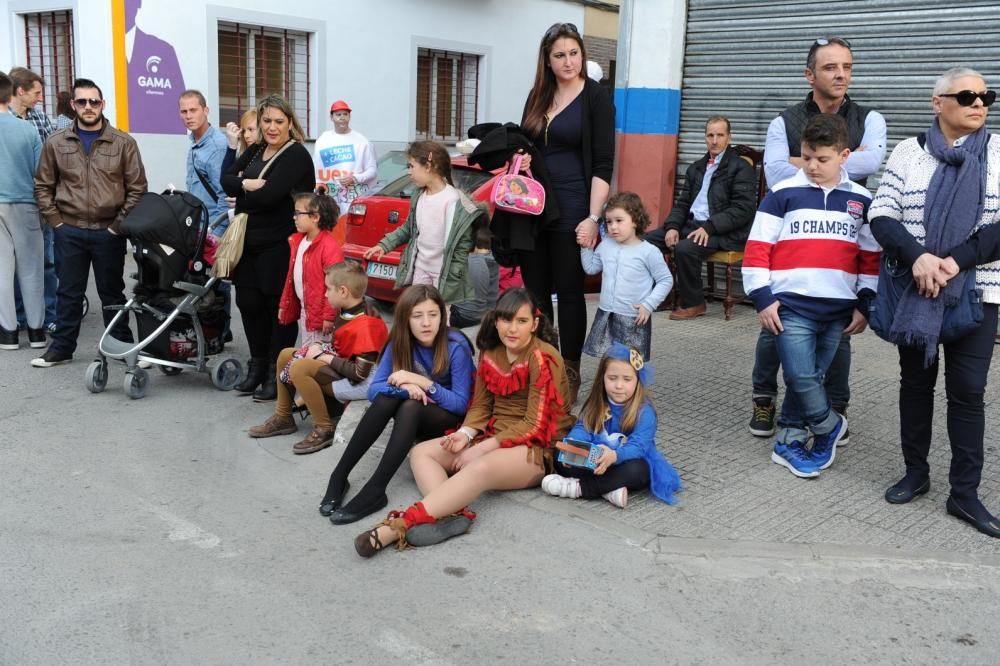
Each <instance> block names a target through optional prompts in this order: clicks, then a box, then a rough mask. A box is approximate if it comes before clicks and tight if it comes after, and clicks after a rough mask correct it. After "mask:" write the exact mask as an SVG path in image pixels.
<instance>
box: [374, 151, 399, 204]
mask: <svg viewBox="0 0 1000 666" xmlns="http://www.w3.org/2000/svg"><path fill="white" fill-rule="evenodd" d="M376 168H377V169H378V179H377V180H376V181H375V187H373V188H372V190H371V191H372V193H373V194H381V193H382V188H384V187H386V186H387V185H392V184H394V183H395V182H396V179H397V178H399V177H400V176H402V175H405V174H406V151H405V150H390V151H389V152H387V153H385V154H384V155H381V156H379V158H378V166H377V167H376Z"/></svg>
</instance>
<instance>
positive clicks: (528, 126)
mask: <svg viewBox="0 0 1000 666" xmlns="http://www.w3.org/2000/svg"><path fill="white" fill-rule="evenodd" d="M563 37H567V38H569V39H572V40H574V41H576V43H577V44H578V45H579V46H580V57H581V59H582V63H583V66H582V67H581V68H580V78H586V76H587V48H586V47H585V46H584V45H583V38H582V37H581V36H580V33H579V32H578V31H577V30H576V28H575V27H573V26H571V24H569V23H556V24H555V25H553V26H552V27H551V28H549V29H548V30H547V31H546V32H545V35H543V36H542V42H541V44H539V45H538V63H537V64H536V65H535V82H534V83H533V84H532V86H531V92H530V93H529V94H528V103H527V104H525V105H524V118H522V119H521V129H523V130H524V131H525V132H526V133H527V134H528V136H531V137H537V136H540V135H541V134H542V132H543V131H544V129H545V113H546V112H547V111H548V110H549V107H550V106H552V99H553V97H555V94H556V77H555V74H553V73H552V69H551V68H550V67H549V52H550V51H552V45H553V44H555V42H556V40H557V39H562V38H563Z"/></svg>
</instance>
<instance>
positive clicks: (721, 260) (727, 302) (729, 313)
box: [705, 144, 767, 321]
mask: <svg viewBox="0 0 1000 666" xmlns="http://www.w3.org/2000/svg"><path fill="white" fill-rule="evenodd" d="M733 148H735V149H736V152H737V153H739V156H740V157H742V158H743V159H744V160H746V162H747V164H749V165H750V166H751V167H752V168H753V170H754V172H755V173H756V174H757V203H758V204H759V203H760V200H761V199H763V198H764V194H765V193H766V192H767V180H766V179H765V177H764V153H763V152H761V151H759V150H757V149H755V148H751V147H750V146H746V145H743V144H739V145H736V146H733ZM742 263H743V252H735V251H729V250H719V251H718V252H714V253H712V254H711V255H709V257H708V259H706V260H705V270H706V271H707V272H708V290H707V293H706V296H707V297H708V298H709V299H716V298H720V297H721V298H722V311H723V313H724V314H725V318H726V321H729V320H730V319H732V318H733V305H734V304H735V303H736V301H737V299H736V298H734V297H733V268H735V267H736V266H739V265H742ZM719 265H721V266H725V267H726V282H725V285H726V288H725V291H723V292H719V291H718V290H717V289H716V286H715V268H716V266H719ZM743 300H745V299H743Z"/></svg>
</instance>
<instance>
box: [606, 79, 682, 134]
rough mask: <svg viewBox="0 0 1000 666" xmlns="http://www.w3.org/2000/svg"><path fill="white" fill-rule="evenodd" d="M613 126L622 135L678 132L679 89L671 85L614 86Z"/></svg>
mask: <svg viewBox="0 0 1000 666" xmlns="http://www.w3.org/2000/svg"><path fill="white" fill-rule="evenodd" d="M615 108H616V113H615V129H616V130H617V131H619V132H624V133H625V134H677V133H678V132H679V131H680V124H681V91H680V90H675V89H673V88H615Z"/></svg>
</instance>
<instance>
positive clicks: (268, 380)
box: [253, 363, 278, 402]
mask: <svg viewBox="0 0 1000 666" xmlns="http://www.w3.org/2000/svg"><path fill="white" fill-rule="evenodd" d="M277 399H278V376H277V367H276V365H275V364H274V363H270V364H268V366H267V374H266V375H265V376H264V380H263V381H262V382H261V384H260V388H259V389H257V390H256V391H254V392H253V401H254V402H271V401H272V400H277Z"/></svg>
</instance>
